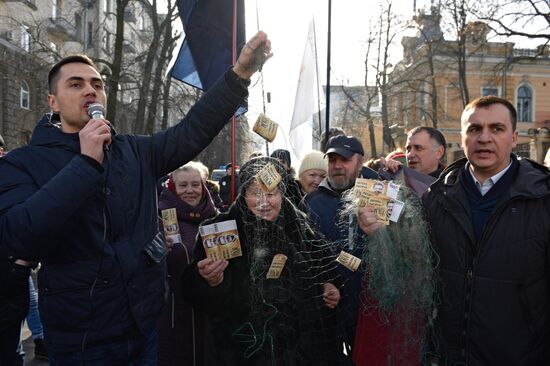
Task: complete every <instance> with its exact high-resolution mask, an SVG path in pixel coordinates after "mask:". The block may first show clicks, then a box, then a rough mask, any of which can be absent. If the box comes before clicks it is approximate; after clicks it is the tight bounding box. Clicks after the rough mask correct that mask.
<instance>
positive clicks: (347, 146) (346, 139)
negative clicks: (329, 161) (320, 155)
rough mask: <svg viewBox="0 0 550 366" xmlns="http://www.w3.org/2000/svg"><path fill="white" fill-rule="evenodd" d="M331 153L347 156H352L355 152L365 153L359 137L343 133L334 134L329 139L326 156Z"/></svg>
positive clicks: (362, 154)
mask: <svg viewBox="0 0 550 366" xmlns="http://www.w3.org/2000/svg"><path fill="white" fill-rule="evenodd" d="M330 153H336V154H338V155H340V156H343V157H345V158H351V157H352V156H353V155H354V154H359V155H361V156H364V155H365V151H364V150H363V145H361V142H360V141H359V140H358V139H357V138H355V137H353V136H343V135H341V136H334V137H333V138H331V139H330V140H329V142H328V144H327V152H326V153H325V156H327V155H328V154H330Z"/></svg>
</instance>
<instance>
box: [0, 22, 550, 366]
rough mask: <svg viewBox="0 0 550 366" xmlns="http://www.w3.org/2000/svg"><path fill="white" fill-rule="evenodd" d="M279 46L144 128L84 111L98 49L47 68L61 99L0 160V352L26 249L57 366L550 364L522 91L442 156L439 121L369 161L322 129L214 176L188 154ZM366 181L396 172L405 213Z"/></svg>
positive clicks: (18, 306) (466, 127)
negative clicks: (305, 144) (318, 143)
mask: <svg viewBox="0 0 550 366" xmlns="http://www.w3.org/2000/svg"><path fill="white" fill-rule="evenodd" d="M270 56H271V44H270V41H269V39H268V38H267V36H266V34H265V33H263V32H259V33H257V34H256V35H255V36H254V37H253V38H252V39H251V40H249V41H248V42H247V44H246V45H245V46H244V47H243V49H242V52H241V55H240V56H239V58H238V60H237V62H236V64H235V65H234V66H233V67H232V68H231V69H229V70H228V71H227V72H226V73H225V75H224V76H223V77H222V78H221V79H220V80H219V81H218V82H217V84H216V85H215V86H214V87H213V88H212V89H211V90H209V92H207V93H206V94H205V95H204V96H203V97H202V98H201V99H200V100H199V101H198V102H197V104H196V105H195V106H194V107H193V108H192V109H191V111H190V112H189V113H188V114H187V116H186V117H185V118H184V119H183V120H182V121H181V122H180V123H178V124H177V125H175V126H174V127H171V128H169V129H167V130H165V131H161V132H159V133H156V134H154V135H153V136H148V137H144V136H128V135H117V134H116V133H115V132H114V130H113V129H112V128H110V122H108V121H106V120H105V119H104V118H90V116H88V106H89V105H90V104H92V103H101V104H105V102H106V95H105V89H104V84H103V80H102V78H101V76H100V75H99V73H98V71H97V69H96V67H95V65H94V63H93V62H92V61H91V60H90V59H89V58H87V57H85V56H82V55H75V56H70V57H67V58H64V59H62V60H61V61H59V62H58V63H57V64H56V65H55V66H54V67H53V68H52V69H51V71H50V74H49V79H48V82H49V95H48V101H49V105H50V107H51V110H52V113H48V114H46V115H45V116H43V117H42V118H41V119H40V121H39V122H38V124H37V127H36V129H35V131H34V133H33V136H32V138H31V141H30V143H29V145H28V146H25V147H22V148H19V149H16V150H13V151H11V152H9V153H8V154H6V155H5V156H3V157H2V158H1V159H0V272H1V273H0V281H1V282H0V365H10V366H11V365H15V364H16V363H15V362H16V359H17V348H18V344H19V341H20V339H19V338H20V331H21V322H22V321H23V319H25V317H26V316H27V314H28V313H29V308H30V309H33V311H36V293H35V291H34V288H33V286H32V285H34V282H33V280H32V277H31V271H32V269H33V268H36V267H37V266H38V265H40V270H39V271H38V298H39V304H40V306H39V309H40V313H39V314H37V313H34V314H33V315H32V319H30V318H28V319H27V322H28V324H29V326H30V325H31V324H32V323H34V324H37V322H39V323H40V327H38V326H37V327H36V328H37V330H36V335H34V333H35V332H34V331H33V338H34V339H35V340H36V341H35V342H36V345H37V347H44V351H43V352H42V353H43V354H44V355H45V357H47V358H49V362H50V364H51V365H157V364H158V365H207V366H210V365H212V366H224V365H227V366H241V365H251V366H264V365H265V366H272V365H285V366H286V365H290V366H294V365H295V366H307V365H327V366H331V365H345V366H347V365H350V366H352V365H356V366H371V365H374V366H377V365H386V366H387V365H392V366H408V365H410V366H416V365H440V366H444V365H445V366H451V365H470V366H480V365H515V366H517V365H519V366H528V365H545V364H550V347H549V344H550V332H549V331H548V329H550V302H549V301H548V299H549V297H550V267H549V266H550V255H549V253H550V171H549V170H548V168H547V167H544V166H542V165H539V164H537V163H535V162H533V161H530V160H528V159H522V158H518V157H517V156H516V155H515V154H514V153H513V152H512V151H513V148H514V147H515V146H516V144H517V141H518V132H517V130H516V120H517V117H516V111H515V108H514V106H513V105H512V104H510V103H509V102H508V101H507V100H505V99H502V98H498V97H493V96H489V97H481V98H478V99H475V100H474V101H472V102H471V103H470V104H468V105H467V106H466V107H465V109H464V111H463V114H462V118H461V135H462V146H463V149H464V154H465V158H463V159H460V160H458V161H455V162H450V164H447V162H446V160H445V157H446V145H447V144H446V141H445V137H444V135H443V134H442V133H441V131H438V130H437V129H434V128H431V127H424V126H422V127H417V128H414V129H412V130H411V131H409V133H408V138H407V142H406V147H405V151H403V152H395V153H393V154H390V155H388V156H386V157H381V158H379V159H377V161H375V162H374V161H373V162H371V163H372V165H370V167H369V166H367V164H366V156H365V151H364V149H363V145H362V143H361V141H360V140H359V139H358V138H356V137H354V136H348V135H346V133H345V132H344V131H342V130H340V129H332V130H331V131H329V135H331V136H326V137H324V141H323V142H324V143H323V146H322V151H311V152H310V153H308V154H306V155H305V156H304V157H303V158H302V159H301V161H300V162H299V164H297V165H296V166H297V167H298V169H297V173H295V170H294V168H293V166H292V161H291V155H290V153H289V152H288V151H287V150H283V149H279V150H275V151H274V152H273V153H272V154H270V156H264V155H263V154H261V153H255V154H254V155H253V156H251V157H250V158H249V159H248V160H247V161H244V162H242V166H240V168H239V170H238V173H237V170H236V167H234V166H232V165H231V164H228V165H227V166H226V167H225V168H226V173H227V175H226V176H225V177H223V178H222V179H221V180H220V181H219V182H212V181H210V180H209V173H208V168H207V167H206V166H204V165H203V164H202V163H200V162H198V161H193V159H194V158H195V157H196V156H197V154H198V153H199V152H200V151H201V150H202V149H203V148H204V147H206V146H207V145H208V144H209V143H210V142H211V141H212V139H213V138H214V137H215V136H216V134H217V133H218V132H219V131H220V130H221V129H222V128H223V126H224V125H225V123H226V122H227V121H228V119H229V117H230V116H231V115H232V114H233V113H234V111H235V109H236V108H237V107H238V105H240V103H241V102H242V100H243V98H245V97H246V95H247V89H246V88H247V86H248V84H249V79H250V77H251V76H252V75H253V74H254V73H255V72H256V71H257V70H258V69H259V68H260V67H261V61H262V60H265V59H268V58H269V57H270ZM259 59H262V60H260V61H259ZM0 142H1V144H0V154H2V150H1V148H2V145H3V140H2V139H1V138H0ZM0 156H1V155H0ZM362 179H370V180H375V181H386V182H391V183H392V184H394V187H395V186H398V187H399V189H398V194H396V197H394V198H395V199H397V200H398V202H400V203H401V214H400V215H398V219H395V220H393V221H392V222H389V221H388V222H383V220H382V221H381V219H380V216H379V212H378V211H377V210H378V208H377V207H374V206H373V205H374V204H373V203H372V202H373V201H369V202H370V203H367V204H364V205H363V204H359V200H358V198H357V197H358V194H359V193H358V192H361V191H360V188H361V187H363V186H364V184H365V183H364V182H365V181H364V180H362ZM159 182H161V184H159ZM386 184H389V183H386ZM382 186H384V184H382ZM396 202H397V201H396ZM394 210H395V208H394ZM165 212H168V213H169V212H172V213H173V219H174V220H173V222H170V224H168V223H167V221H166V220H165V217H164V213H165ZM389 214H391V212H389ZM174 227H177V230H176V231H175V232H176V233H177V235H172V234H170V235H169V234H168V231H169V230H172V231H170V232H172V233H173V232H174ZM37 316H38V319H37V318H36V317H37ZM42 324H43V331H42ZM33 328H34V327H33ZM42 340H43V341H42ZM46 347H47V353H46V352H45V348H46ZM37 349H38V348H37ZM40 352H41V351H39V352H38V353H37V354H40Z"/></svg>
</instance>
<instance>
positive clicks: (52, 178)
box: [0, 32, 271, 365]
mask: <svg viewBox="0 0 550 366" xmlns="http://www.w3.org/2000/svg"><path fill="white" fill-rule="evenodd" d="M270 48H271V47H270V42H269V40H268V39H267V36H266V34H265V33H263V32H259V33H258V34H257V35H256V36H254V37H253V38H252V39H251V40H250V41H249V42H248V43H247V44H246V45H245V47H244V48H243V51H242V53H241V55H240V56H239V59H238V61H237V63H236V64H235V66H234V67H232V68H231V69H230V70H228V71H227V72H226V74H225V75H224V76H223V77H222V78H221V79H220V80H219V81H218V82H217V83H216V84H215V85H214V86H213V87H212V88H211V89H210V91H209V92H208V93H206V94H205V95H204V96H203V98H201V100H200V101H199V102H197V104H196V105H195V106H194V107H193V108H192V109H191V110H190V111H189V113H188V114H187V116H186V117H185V118H184V119H183V120H182V121H181V122H180V123H179V124H177V125H175V126H174V127H171V128H169V129H167V130H165V131H161V132H159V133H156V134H154V135H153V136H128V135H126V136H122V135H113V134H112V129H111V128H110V124H109V122H108V121H106V120H105V119H104V118H92V119H91V118H90V117H89V116H88V112H89V111H88V107H89V106H90V105H91V104H92V103H101V104H103V105H105V102H106V94H105V89H104V84H103V80H102V78H101V75H100V74H99V72H98V71H97V69H96V68H95V65H94V64H93V62H92V61H91V60H90V59H89V58H87V57H86V56H81V55H80V56H70V57H67V58H64V59H62V60H61V61H60V62H58V63H57V64H56V65H55V66H54V67H53V68H52V70H51V71H50V74H49V78H48V81H49V84H50V94H49V95H48V102H49V105H50V107H51V109H52V112H53V113H52V114H47V115H45V116H44V117H43V118H42V119H41V120H40V122H39V123H38V125H37V127H36V129H35V131H34V133H33V136H32V138H31V141H30V144H29V145H28V146H25V147H22V148H20V149H17V150H13V151H11V152H10V153H9V154H8V155H6V156H5V157H4V158H2V159H0V248H2V249H4V250H6V251H7V252H8V253H9V255H11V256H13V257H15V258H23V259H26V260H35V259H36V260H38V259H39V260H40V261H41V262H42V269H41V271H40V273H39V280H38V285H39V286H38V287H39V294H40V313H41V315H42V320H43V323H44V333H45V338H46V343H47V345H48V350H49V352H50V361H51V362H52V363H53V364H71V365H72V364H76V363H79V364H81V363H85V364H94V365H96V364H97V365H115V364H116V365H122V364H133V365H134V364H139V365H150V364H151V365H153V364H156V359H157V355H156V333H155V331H154V325H155V322H156V320H157V317H158V315H159V313H160V310H161V308H162V306H163V297H164V293H165V283H164V280H165V275H166V265H165V264H166V259H165V257H166V253H167V249H166V244H165V242H164V240H163V239H162V234H161V233H159V228H158V219H157V217H158V216H157V200H156V183H157V180H158V179H159V178H160V177H162V176H163V175H165V174H167V173H168V172H170V171H172V170H174V169H175V168H177V167H179V166H181V165H183V164H184V163H185V162H187V161H189V160H191V159H192V158H194V157H195V156H196V155H197V154H198V153H199V152H200V151H201V150H202V149H203V148H204V147H205V146H207V145H208V144H209V143H210V141H212V139H213V138H214V137H215V136H216V134H217V133H218V132H219V131H220V130H221V129H222V128H223V126H224V125H225V123H226V122H227V121H228V120H229V119H230V117H231V115H232V114H233V113H234V111H235V110H236V108H237V106H238V105H239V104H240V103H241V102H242V100H243V98H244V97H245V96H246V95H247V89H246V86H247V85H248V79H249V78H250V77H251V76H252V74H253V73H254V72H255V71H256V69H257V68H258V67H259V63H258V62H256V57H257V55H259V54H262V53H263V56H266V57H269V56H270ZM256 49H259V51H260V52H255V51H254V50H256ZM261 51H263V52H261Z"/></svg>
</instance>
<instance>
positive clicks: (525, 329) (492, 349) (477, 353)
mask: <svg viewBox="0 0 550 366" xmlns="http://www.w3.org/2000/svg"><path fill="white" fill-rule="evenodd" d="M518 162H519V164H517V165H512V166H511V168H510V171H509V172H507V173H506V174H508V173H510V174H514V175H515V176H513V183H512V184H511V185H510V187H509V190H508V191H507V192H506V194H505V196H504V197H502V198H501V199H500V200H499V201H498V202H497V204H496V207H495V208H494V210H493V212H492V213H491V214H490V216H489V218H488V220H487V222H486V224H485V227H484V230H483V233H482V234H481V237H480V239H479V241H477V242H476V240H475V235H474V229H473V227H472V221H471V216H470V208H469V202H468V197H467V195H466V192H465V189H464V186H463V184H462V183H461V180H462V179H464V178H465V174H470V173H469V172H467V171H466V172H464V167H465V164H466V159H461V160H459V161H457V162H455V163H453V164H452V165H451V166H449V167H448V168H447V169H446V170H445V171H444V172H443V173H442V175H441V178H440V179H439V180H438V181H436V182H435V183H434V184H432V186H431V187H430V190H429V191H428V192H427V193H426V194H425V195H424V197H423V202H424V205H425V208H426V212H427V214H428V221H429V223H430V226H431V230H432V237H433V243H434V245H435V247H436V250H437V252H438V254H439V257H440V263H439V273H440V277H441V279H440V280H441V284H440V286H441V289H440V291H441V293H440V298H441V304H440V308H439V311H438V316H439V319H438V322H439V328H440V329H439V332H440V334H439V337H440V338H439V339H437V343H439V351H440V353H441V354H442V356H443V361H442V363H440V364H442V365H455V364H458V363H461V364H462V363H463V364H465V365H466V364H467V365H469V366H481V365H500V366H506V365H510V366H512V365H514V366H528V365H550V267H549V266H550V174H549V171H548V169H547V168H545V167H543V166H541V165H539V164H537V163H534V162H532V161H530V160H526V159H520V160H518ZM501 179H503V178H501ZM499 182H500V181H499ZM497 184H498V183H497ZM489 192H490V191H489Z"/></svg>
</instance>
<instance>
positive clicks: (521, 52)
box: [514, 48, 539, 57]
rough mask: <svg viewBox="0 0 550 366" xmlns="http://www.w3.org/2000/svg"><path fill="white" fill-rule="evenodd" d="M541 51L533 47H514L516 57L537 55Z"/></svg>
mask: <svg viewBox="0 0 550 366" xmlns="http://www.w3.org/2000/svg"><path fill="white" fill-rule="evenodd" d="M537 56H539V51H538V50H536V49H532V48H514V57H537Z"/></svg>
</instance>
